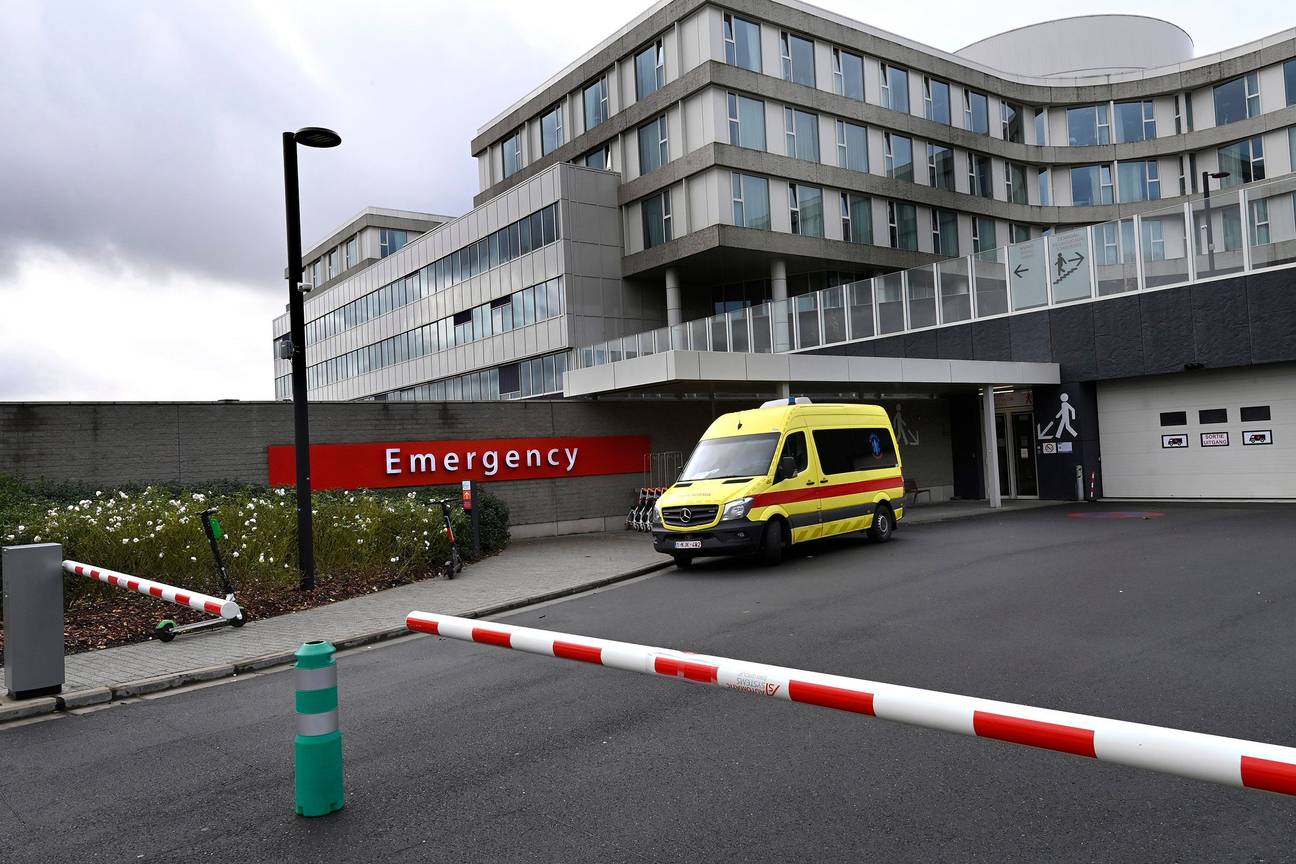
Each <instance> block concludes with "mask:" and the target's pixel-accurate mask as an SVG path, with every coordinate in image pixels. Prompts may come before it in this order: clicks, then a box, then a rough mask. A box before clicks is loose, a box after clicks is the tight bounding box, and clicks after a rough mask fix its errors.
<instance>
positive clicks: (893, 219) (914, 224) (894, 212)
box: [887, 201, 918, 251]
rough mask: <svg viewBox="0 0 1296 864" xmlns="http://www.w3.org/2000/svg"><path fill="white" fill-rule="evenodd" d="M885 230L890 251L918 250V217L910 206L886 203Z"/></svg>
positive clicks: (892, 202) (894, 202)
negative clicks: (887, 234)
mask: <svg viewBox="0 0 1296 864" xmlns="http://www.w3.org/2000/svg"><path fill="white" fill-rule="evenodd" d="M887 229H888V232H889V235H890V236H889V238H888V239H889V240H890V241H891V248H892V249H909V250H911V251H917V249H918V215H917V211H916V210H915V208H914V205H912V204H902V203H899V202H897V201H888V202H887Z"/></svg>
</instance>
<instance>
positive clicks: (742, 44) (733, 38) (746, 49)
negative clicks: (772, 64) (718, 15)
mask: <svg viewBox="0 0 1296 864" xmlns="http://www.w3.org/2000/svg"><path fill="white" fill-rule="evenodd" d="M724 43H725V62H726V63H728V64H729V65H730V66H738V67H740V68H742V69H750V70H751V71H752V72H760V71H761V40H760V25H759V24H756V23H754V22H752V21H748V20H747V19H746V18H739V17H738V16H737V15H731V14H730V13H728V12H726V13H725V16H724Z"/></svg>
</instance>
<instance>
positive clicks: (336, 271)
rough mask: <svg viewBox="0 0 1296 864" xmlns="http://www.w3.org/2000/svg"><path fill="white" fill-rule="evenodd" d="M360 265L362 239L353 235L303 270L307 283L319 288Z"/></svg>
mask: <svg viewBox="0 0 1296 864" xmlns="http://www.w3.org/2000/svg"><path fill="white" fill-rule="evenodd" d="M384 230H386V229H384ZM359 263H360V239H359V235H357V234H352V235H351V236H350V237H348V238H347V239H346V240H344V241H342V242H341V243H339V244H338V245H337V246H334V247H333V248H332V249H330V250H329V251H328V252H325V253H324V254H323V255H321V256H320V257H318V258H316V259H315V260H314V261H312V262H311V263H309V264H307V265H306V267H305V268H303V269H304V274H303V275H304V277H305V279H306V281H308V282H310V283H311V285H312V286H314V287H315V288H318V287H319V286H321V285H323V284H324V283H325V282H327V281H328V280H330V279H333V278H334V277H336V276H338V275H340V274H342V273H345V272H346V271H348V270H350V269H351V268H352V267H354V266H355V265H357V264H359Z"/></svg>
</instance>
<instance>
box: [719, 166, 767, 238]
mask: <svg viewBox="0 0 1296 864" xmlns="http://www.w3.org/2000/svg"><path fill="white" fill-rule="evenodd" d="M729 176H730V178H731V185H732V187H733V220H734V224H735V225H737V226H739V227H741V228H758V229H760V230H762V231H768V230H769V228H770V209H769V181H768V180H766V179H765V178H764V177H753V176H752V175H751V174H739V173H738V172H737V171H734V172H733V173H731V174H730V175H729Z"/></svg>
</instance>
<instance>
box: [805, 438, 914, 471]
mask: <svg viewBox="0 0 1296 864" xmlns="http://www.w3.org/2000/svg"><path fill="white" fill-rule="evenodd" d="M813 434H814V442H815V451H816V452H817V453H818V454H819V467H820V469H822V470H823V473H824V474H849V473H850V472H852V471H873V470H875V469H878V468H894V467H895V466H896V452H895V442H894V441H893V440H892V438H891V433H890V432H889V431H888V430H886V429H878V428H866V429H816V430H814V433H813Z"/></svg>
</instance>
